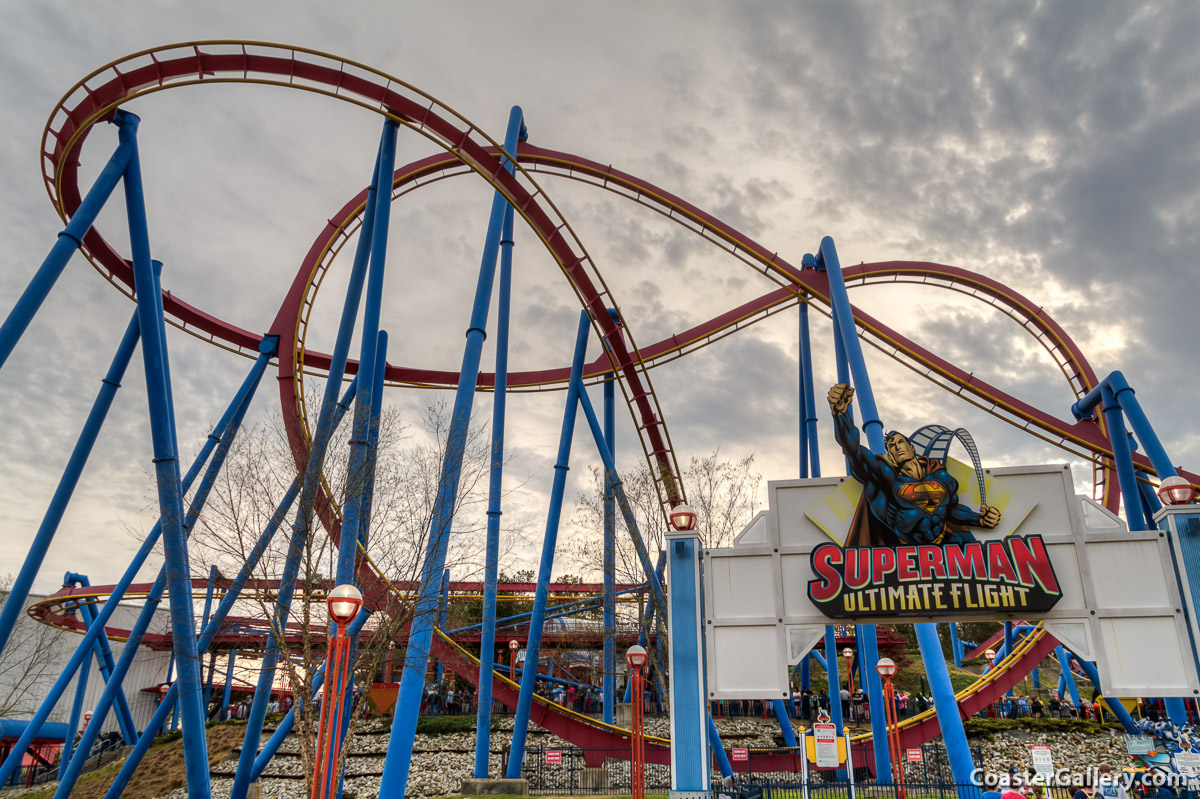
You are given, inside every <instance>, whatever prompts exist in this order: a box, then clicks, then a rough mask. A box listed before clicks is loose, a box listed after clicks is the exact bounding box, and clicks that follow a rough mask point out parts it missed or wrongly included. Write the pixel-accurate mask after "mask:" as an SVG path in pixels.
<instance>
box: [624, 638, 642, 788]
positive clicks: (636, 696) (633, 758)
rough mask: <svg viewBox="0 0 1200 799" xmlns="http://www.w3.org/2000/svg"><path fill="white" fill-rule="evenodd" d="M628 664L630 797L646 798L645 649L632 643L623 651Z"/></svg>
mask: <svg viewBox="0 0 1200 799" xmlns="http://www.w3.org/2000/svg"><path fill="white" fill-rule="evenodd" d="M625 662H626V663H628V664H629V671H630V680H632V690H631V693H632V694H633V723H632V724H631V725H630V727H631V732H632V735H630V738H629V744H630V758H629V764H630V776H631V777H632V778H633V787H632V799H646V739H645V735H644V733H643V726H642V712H643V708H642V666H645V665H646V650H645V648H644V647H641V646H638V645H637V644H634V645H633V646H631V647H629V649H628V651H626V652H625Z"/></svg>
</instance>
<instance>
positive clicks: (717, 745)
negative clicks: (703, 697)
mask: <svg viewBox="0 0 1200 799" xmlns="http://www.w3.org/2000/svg"><path fill="white" fill-rule="evenodd" d="M708 745H709V746H710V747H711V748H712V753H713V757H715V758H716V760H717V768H718V769H719V770H720V772H721V777H722V778H725V777H732V776H733V767H732V766H730V765H729V755H728V754H726V752H725V747H724V746H723V745H722V744H721V733H719V732H717V723H716V722H715V721H713V717H712V715H711V714H709V717H708Z"/></svg>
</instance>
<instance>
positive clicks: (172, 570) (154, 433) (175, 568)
mask: <svg viewBox="0 0 1200 799" xmlns="http://www.w3.org/2000/svg"><path fill="white" fill-rule="evenodd" d="M116 121H117V126H118V128H119V129H120V136H121V139H122V140H123V141H126V142H132V143H133V149H132V152H131V153H130V156H129V163H128V164H127V165H126V167H125V180H124V185H125V208H126V213H127V214H128V217H129V239H130V251H131V253H132V256H133V274H134V286H135V290H136V291H137V296H138V299H139V302H138V324H139V326H140V327H141V331H142V365H143V369H144V370H145V376H146V391H147V394H148V396H149V405H150V432H151V439H152V442H153V449H154V465H155V474H156V477H157V482H158V504H159V518H160V520H161V523H162V528H163V533H162V538H163V549H164V554H165V560H166V563H165V567H164V568H165V569H166V574H167V583H168V585H169V587H170V595H171V602H170V605H171V629H172V636H173V641H174V647H175V652H176V659H177V661H178V662H177V668H178V670H179V680H180V684H181V691H180V701H181V703H182V714H181V715H182V716H183V727H184V737H183V753H184V763H185V765H184V770H185V771H186V773H187V785H188V796H190V797H192V798H193V799H199V798H200V797H208V795H209V776H208V746H207V744H206V742H205V732H204V709H203V708H201V707H200V701H201V698H202V696H201V686H200V668H199V662H198V653H197V652H196V617H195V614H194V612H193V607H192V586H191V574H190V570H189V566H188V552H187V539H186V537H185V535H184V531H183V497H182V494H181V491H180V474H179V460H178V454H177V453H178V447H177V444H176V442H175V440H174V439H175V436H174V430H173V425H172V419H173V416H174V412H173V410H172V408H171V401H170V395H169V386H168V380H169V378H168V373H167V360H166V347H165V340H164V338H163V336H162V313H161V309H160V307H159V304H158V300H157V298H155V296H154V289H155V286H156V281H155V279H154V272H153V265H152V264H151V263H150V238H149V230H148V228H147V224H146V204H145V197H144V196H143V193H142V175H141V164H140V161H139V158H138V151H137V144H136V142H137V137H136V134H137V123H138V119H137V117H136V116H134V115H133V114H129V113H128V112H125V111H123V110H120V109H118V110H117V112H116Z"/></svg>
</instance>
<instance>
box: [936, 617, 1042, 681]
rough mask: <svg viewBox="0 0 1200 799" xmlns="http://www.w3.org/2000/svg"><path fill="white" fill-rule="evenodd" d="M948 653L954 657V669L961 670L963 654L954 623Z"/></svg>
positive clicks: (951, 623) (952, 623) (951, 624)
mask: <svg viewBox="0 0 1200 799" xmlns="http://www.w3.org/2000/svg"><path fill="white" fill-rule="evenodd" d="M950 651H951V652H952V653H953V655H954V668H956V669H961V668H962V662H963V655H964V654H965V653H964V652H963V645H962V641H960V640H959V638H958V625H957V624H955V623H954V622H950ZM1035 682H1036V680H1035Z"/></svg>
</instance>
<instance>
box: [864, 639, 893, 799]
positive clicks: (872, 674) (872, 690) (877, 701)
mask: <svg viewBox="0 0 1200 799" xmlns="http://www.w3.org/2000/svg"><path fill="white" fill-rule="evenodd" d="M858 636H859V640H860V651H861V652H862V662H861V663H860V664H859V669H858V670H859V674H860V677H861V679H862V681H863V682H864V683H866V685H867V698H868V699H869V700H870V703H871V735H872V739H871V740H873V741H878V740H879V739H878V738H876V737H874V736H876V735H879V734H880V733H879V732H877V731H876V727H878V728H880V729H882V730H883V731H884V732H883V735H884V739H886V737H887V732H886V730H887V724H886V720H885V719H884V718H882V717H883V686H882V685H881V684H880V682H879V672H877V671H876V670H875V664H876V663H878V662H879V639H878V637H877V635H876V633H875V625H874V624H863V625H860V626H859V628H858ZM872 748H873V750H874V753H875V755H874V756H875V778H876V779H877V780H879V781H880V782H883V783H884V784H887V783H890V782H891V780H892V759H891V758H890V757H889V756H888V752H887V750H886V748H885V747H880V746H873V747H872ZM881 749H882V750H883V751H880V750H881Z"/></svg>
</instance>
